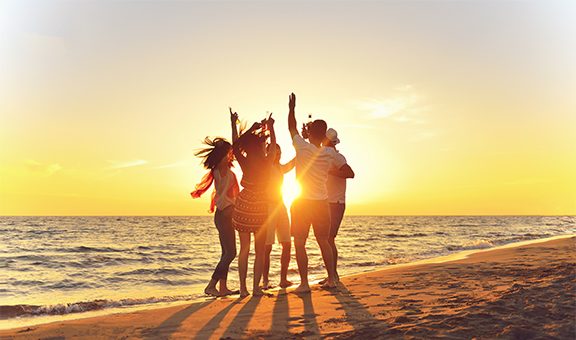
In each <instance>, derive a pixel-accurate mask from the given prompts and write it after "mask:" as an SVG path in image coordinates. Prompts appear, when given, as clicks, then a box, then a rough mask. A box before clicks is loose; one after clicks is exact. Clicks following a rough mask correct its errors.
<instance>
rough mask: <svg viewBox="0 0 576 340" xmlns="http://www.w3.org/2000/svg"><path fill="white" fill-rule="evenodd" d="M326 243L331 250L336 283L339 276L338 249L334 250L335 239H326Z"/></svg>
mask: <svg viewBox="0 0 576 340" xmlns="http://www.w3.org/2000/svg"><path fill="white" fill-rule="evenodd" d="M328 243H330V247H331V248H332V258H333V259H334V274H335V275H336V276H335V277H336V282H338V281H340V275H338V248H336V239H335V238H333V237H329V238H328Z"/></svg>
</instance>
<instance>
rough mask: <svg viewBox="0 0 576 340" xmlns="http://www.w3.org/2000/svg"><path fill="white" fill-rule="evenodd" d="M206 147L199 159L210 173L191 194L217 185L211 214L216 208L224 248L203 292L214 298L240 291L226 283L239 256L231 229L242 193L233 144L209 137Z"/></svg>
mask: <svg viewBox="0 0 576 340" xmlns="http://www.w3.org/2000/svg"><path fill="white" fill-rule="evenodd" d="M231 118H233V117H231ZM233 124H234V125H235V124H236V122H235V121H234V122H233ZM233 138H234V136H233ZM204 144H206V145H207V146H208V147H206V148H204V149H202V150H200V151H198V152H197V153H196V156H198V157H201V158H202V159H203V162H202V163H203V165H204V167H205V168H206V169H208V172H207V173H206V175H204V177H203V178H202V180H201V182H200V183H199V184H198V185H196V188H195V190H194V191H192V192H191V195H192V197H193V198H198V197H200V196H201V195H202V194H203V193H205V192H206V191H208V189H209V188H210V187H211V186H212V183H214V190H213V191H212V199H211V202H210V212H214V208H216V212H215V214H214V224H215V225H216V229H217V230H218V236H219V238H220V246H221V248H222V255H221V257H220V261H219V262H218V265H217V266H216V268H215V269H214V273H213V274H212V278H211V280H210V282H209V283H208V285H207V286H206V288H205V289H204V293H206V294H207V295H211V296H224V295H230V294H237V293H238V291H232V290H230V289H228V287H227V283H226V281H227V278H228V270H229V269H230V263H232V260H234V258H235V257H236V233H235V231H234V227H233V226H232V214H233V212H234V204H235V201H236V196H238V193H239V187H238V181H237V179H236V176H235V175H234V172H232V170H231V167H232V161H233V160H234V156H233V153H232V145H231V144H230V143H229V142H228V141H226V140H225V139H224V138H214V139H210V138H208V137H206V139H204ZM218 282H219V283H220V289H216V284H217V283H218Z"/></svg>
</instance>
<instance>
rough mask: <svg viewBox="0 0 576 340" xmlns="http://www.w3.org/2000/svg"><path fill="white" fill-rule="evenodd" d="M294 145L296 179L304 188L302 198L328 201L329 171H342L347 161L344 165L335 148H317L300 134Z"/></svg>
mask: <svg viewBox="0 0 576 340" xmlns="http://www.w3.org/2000/svg"><path fill="white" fill-rule="evenodd" d="M292 143H293V144H294V148H295V149H296V179H297V180H298V182H299V183H300V185H301V186H302V193H301V194H300V197H301V198H303V199H309V200H326V199H328V191H327V189H326V180H327V179H328V170H330V169H331V168H337V169H340V167H342V166H343V165H344V164H346V160H345V159H344V162H343V163H342V159H341V158H339V157H338V156H337V155H338V153H337V152H336V150H334V149H333V148H326V147H317V146H316V145H314V144H311V143H308V142H307V141H305V140H304V138H302V137H301V136H300V135H298V134H296V135H294V137H293V138H292Z"/></svg>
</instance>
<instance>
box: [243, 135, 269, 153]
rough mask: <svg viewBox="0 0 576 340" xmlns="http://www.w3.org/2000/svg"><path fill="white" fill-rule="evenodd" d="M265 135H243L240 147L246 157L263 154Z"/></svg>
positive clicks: (264, 150)
mask: <svg viewBox="0 0 576 340" xmlns="http://www.w3.org/2000/svg"><path fill="white" fill-rule="evenodd" d="M266 138H267V137H266V136H265V135H263V134H260V133H248V135H246V136H243V138H242V142H241V145H240V148H241V149H242V150H244V151H245V152H246V156H247V157H251V156H264V155H265V152H266Z"/></svg>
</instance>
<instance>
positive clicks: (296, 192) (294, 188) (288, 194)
mask: <svg viewBox="0 0 576 340" xmlns="http://www.w3.org/2000/svg"><path fill="white" fill-rule="evenodd" d="M300 190H301V189H300V184H299V183H298V181H296V178H294V176H284V184H282V198H283V200H284V204H285V205H286V207H288V208H290V206H291V205H292V202H293V201H294V200H295V199H296V197H298V196H300Z"/></svg>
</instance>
